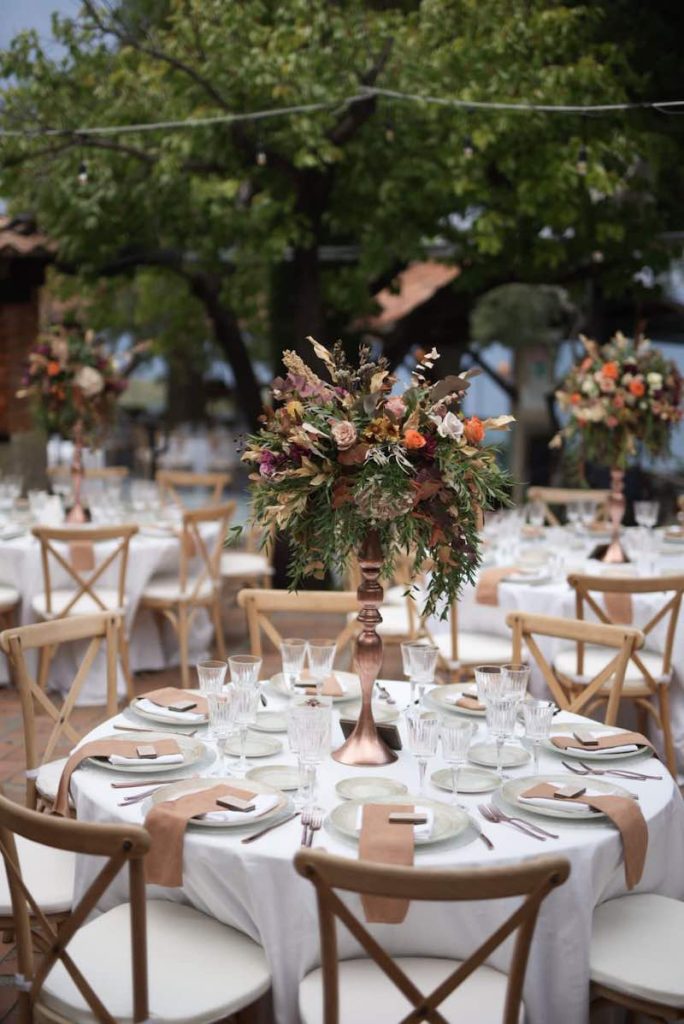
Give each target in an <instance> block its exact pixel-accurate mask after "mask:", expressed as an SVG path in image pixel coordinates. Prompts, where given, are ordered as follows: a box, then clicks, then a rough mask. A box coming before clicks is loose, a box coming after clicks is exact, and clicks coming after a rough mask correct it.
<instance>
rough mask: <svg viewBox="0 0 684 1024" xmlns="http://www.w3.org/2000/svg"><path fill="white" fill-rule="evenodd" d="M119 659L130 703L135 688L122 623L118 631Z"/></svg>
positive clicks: (124, 628) (124, 629) (126, 638)
mask: <svg viewBox="0 0 684 1024" xmlns="http://www.w3.org/2000/svg"><path fill="white" fill-rule="evenodd" d="M119 658H120V659H121V668H122V670H123V674H124V679H125V680H126V698H127V700H128V701H129V702H130V701H132V700H133V698H134V697H135V686H134V685H133V676H132V675H131V658H130V650H129V647H128V637H127V636H126V627H125V626H124V625H123V623H122V624H121V629H120V630H119Z"/></svg>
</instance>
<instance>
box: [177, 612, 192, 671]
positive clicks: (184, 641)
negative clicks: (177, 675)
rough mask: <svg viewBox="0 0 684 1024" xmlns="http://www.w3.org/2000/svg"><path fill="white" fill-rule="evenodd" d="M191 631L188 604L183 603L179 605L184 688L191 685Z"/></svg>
mask: <svg viewBox="0 0 684 1024" xmlns="http://www.w3.org/2000/svg"><path fill="white" fill-rule="evenodd" d="M189 632H190V629H189V623H188V606H187V605H186V604H181V605H179V607H178V653H179V655H180V671H181V686H182V687H183V689H184V690H187V689H188V687H189V686H190V665H189V663H188V657H189V655H188V649H189V642H190V637H189Z"/></svg>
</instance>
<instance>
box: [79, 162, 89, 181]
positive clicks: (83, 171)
mask: <svg viewBox="0 0 684 1024" xmlns="http://www.w3.org/2000/svg"><path fill="white" fill-rule="evenodd" d="M77 180H78V183H79V185H87V184H88V165H87V163H86V162H85V160H81V162H80V164H79V165H78V176H77Z"/></svg>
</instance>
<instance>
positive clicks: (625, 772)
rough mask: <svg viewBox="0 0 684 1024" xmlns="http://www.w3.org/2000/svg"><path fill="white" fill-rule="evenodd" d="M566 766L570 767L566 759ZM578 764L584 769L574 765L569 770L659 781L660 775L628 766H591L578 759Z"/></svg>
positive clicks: (637, 780) (583, 773)
mask: <svg viewBox="0 0 684 1024" xmlns="http://www.w3.org/2000/svg"><path fill="white" fill-rule="evenodd" d="M563 764H564V765H565V767H566V768H570V765H569V764H568V763H567V761H563ZM578 764H579V765H581V766H582V768H583V769H584V771H583V772H580V771H579V770H578V769H577V768H576V767H575V768H574V769H573V768H570V771H573V770H574V771H575V772H576V774H577V775H580V774H581V775H615V776H617V778H619V779H634V780H635V781H636V782H643V781H645V780H646V779H656V780H657V781H660V780H661V778H662V776H661V775H644V773H643V772H635V771H632V770H631V769H629V768H592V767H591V765H588V764H586V763H585V762H584V761H578Z"/></svg>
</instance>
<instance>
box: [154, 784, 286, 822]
mask: <svg viewBox="0 0 684 1024" xmlns="http://www.w3.org/2000/svg"><path fill="white" fill-rule="evenodd" d="M221 783H225V784H226V785H228V786H235V785H236V784H237V785H238V786H239V788H240V789H243V790H245V791H247V792H249V793H252V794H254V795H255V796H256V795H257V794H266V795H271V796H274V797H275V800H274V801H273V802H272V803H271V806H270V807H269V809H268V810H266V811H264V812H263V813H262V814H259V813H253V814H249V815H247V814H236V815H234V816H232V820H226V819H225V818H224V820H216V819H212V818H191V819H190V821H189V823H188V826H189V827H190V828H199V829H206V828H223V829H240V828H249V827H250V826H251V825H252V823H254V824H255V825H256V824H257V823H258V824H259V826H261V825H264V826H265V825H266V824H267V823H269V824H270V823H273V824H275V822H276V821H277V820H278V819H279V818H284V817H287V815H288V814H290V813H291V811H292V801H291V800H290V798H289V797H287V796H285V795H284V794H283V793H281V792H279V790H277V789H275V788H274V787H273V786H267V785H266V784H265V783H263V782H258V781H257V780H256V779H249V780H247V779H239V780H236V779H234V778H226V779H218V778H214V779H186V780H184V781H183V782H172V783H171V784H170V785H168V786H163V787H162V788H161V789H157V790H155V792H154V793H152V794H151V795H150V797H149V799H148V800H146V801H145V803H144V804H143V808H142V809H143V815H147V813H148V812H149V811H150V810H151V809H152V808H153V807H155V806H156V805H157V804H160V803H163V802H164V801H165V800H174V799H176V798H177V797H180V796H187V795H188V794H189V793H198V792H200V791H201V790H203V789H211V788H212V787H213V786H217V785H221ZM227 817H228V816H226V818H227Z"/></svg>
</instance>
